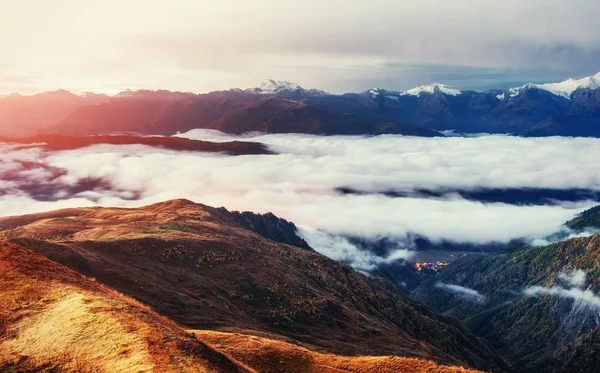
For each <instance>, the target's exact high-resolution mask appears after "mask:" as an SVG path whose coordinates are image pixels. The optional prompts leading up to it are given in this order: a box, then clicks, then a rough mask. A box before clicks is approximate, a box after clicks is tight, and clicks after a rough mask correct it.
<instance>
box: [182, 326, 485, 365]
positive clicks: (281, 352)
mask: <svg viewBox="0 0 600 373" xmlns="http://www.w3.org/2000/svg"><path fill="white" fill-rule="evenodd" d="M194 333H195V334H196V335H197V337H198V338H199V339H200V340H202V341H203V342H205V343H206V344H208V345H211V346H213V347H214V348H215V349H218V350H220V351H222V352H223V353H224V354H225V355H228V356H231V357H232V358H234V359H236V360H238V361H240V362H243V363H244V364H246V365H247V366H249V367H251V368H253V369H255V370H256V371H257V372H261V373H283V372H285V373H339V372H347V373H391V372H396V373H477V372H478V371H475V370H469V369H464V368H456V367H446V366H441V365H437V364H435V363H432V362H430V361H425V360H420V359H409V358H401V357H392V356H384V357H370V356H363V357H346V356H337V355H331V354H321V353H316V352H313V351H310V350H307V349H306V348H303V347H299V346H296V345H293V344H290V343H286V342H281V341H276V340H271V339H265V338H260V337H256V336H248V335H244V334H238V333H221V332H213V331H195V332H194Z"/></svg>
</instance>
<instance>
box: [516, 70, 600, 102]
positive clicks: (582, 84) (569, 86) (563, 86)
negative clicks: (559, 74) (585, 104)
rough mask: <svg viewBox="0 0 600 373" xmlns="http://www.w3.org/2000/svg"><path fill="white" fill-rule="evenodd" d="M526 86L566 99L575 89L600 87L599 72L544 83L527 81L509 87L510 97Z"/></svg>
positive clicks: (569, 97)
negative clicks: (518, 85) (578, 77)
mask: <svg viewBox="0 0 600 373" xmlns="http://www.w3.org/2000/svg"><path fill="white" fill-rule="evenodd" d="M527 88H537V89H541V90H544V91H548V92H550V93H552V94H553V95H555V96H561V97H564V98H566V99H569V100H570V99H571V96H572V95H573V93H575V91H577V90H579V89H598V88H600V73H598V74H596V75H593V76H587V77H585V78H581V79H567V80H565V81H562V82H558V83H546V84H532V83H528V84H525V85H524V86H522V87H517V88H511V89H509V94H510V97H515V96H517V95H519V93H520V92H521V91H522V90H523V89H527Z"/></svg>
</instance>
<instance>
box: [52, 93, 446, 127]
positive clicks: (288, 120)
mask: <svg viewBox="0 0 600 373" xmlns="http://www.w3.org/2000/svg"><path fill="white" fill-rule="evenodd" d="M292 92H297V91H292ZM289 93H290V91H287V90H286V91H282V92H280V93H276V94H272V93H267V94H255V93H249V92H244V91H239V90H238V91H233V90H232V91H223V92H212V93H208V94H203V95H194V94H181V93H178V92H162V91H159V92H146V91H142V92H132V93H131V94H128V95H126V96H119V97H114V98H112V99H111V100H110V101H109V102H106V103H103V104H102V105H94V106H86V107H82V108H79V109H77V110H75V111H73V112H72V113H71V114H69V115H67V116H66V117H65V118H63V119H61V120H59V121H57V122H55V123H52V124H51V125H49V126H47V127H46V128H44V130H43V131H44V132H46V133H53V134H62V135H76V136H84V135H86V136H87V135H97V134H107V133H115V132H117V133H118V132H132V133H138V134H144V135H174V134H176V133H179V132H187V131H189V130H192V129H195V128H210V129H216V130H220V131H223V132H227V133H234V134H240V133H243V132H251V131H259V132H267V133H314V134H327V135H334V134H380V133H399V134H406V135H415V136H436V135H437V136H439V135H440V134H438V133H436V132H434V131H432V130H429V129H424V128H418V127H415V126H408V125H404V124H402V123H401V122H394V121H392V120H383V119H377V120H374V119H373V118H369V117H362V116H358V115H355V114H352V115H333V114H331V113H329V112H328V110H323V109H319V108H315V107H313V106H311V105H309V104H306V103H303V102H300V101H292V100H289V99H286V98H285V97H287V96H288V95H289ZM308 97H313V98H317V97H321V96H318V95H316V96H315V95H309V96H308Z"/></svg>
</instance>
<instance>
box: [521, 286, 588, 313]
mask: <svg viewBox="0 0 600 373" xmlns="http://www.w3.org/2000/svg"><path fill="white" fill-rule="evenodd" d="M525 295H528V296H542V295H550V296H557V297H561V298H567V299H572V300H574V301H575V303H576V305H579V306H582V305H584V306H588V307H593V308H596V309H600V297H598V296H597V295H596V294H595V293H594V292H593V291H591V290H589V289H588V290H582V289H579V288H576V287H574V288H570V289H565V288H563V287H560V286H553V287H551V288H545V287H541V286H532V287H529V288H527V289H525Z"/></svg>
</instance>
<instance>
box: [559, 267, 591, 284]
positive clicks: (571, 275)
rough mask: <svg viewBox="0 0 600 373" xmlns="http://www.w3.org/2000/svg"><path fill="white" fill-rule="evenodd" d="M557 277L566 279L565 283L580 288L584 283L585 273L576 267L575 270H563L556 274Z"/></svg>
mask: <svg viewBox="0 0 600 373" xmlns="http://www.w3.org/2000/svg"><path fill="white" fill-rule="evenodd" d="M558 278H559V279H561V280H563V281H566V282H567V284H569V285H571V286H574V287H578V288H581V287H583V285H585V278H586V274H585V272H584V271H582V270H581V269H578V270H575V271H570V272H563V273H561V274H559V275H558Z"/></svg>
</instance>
